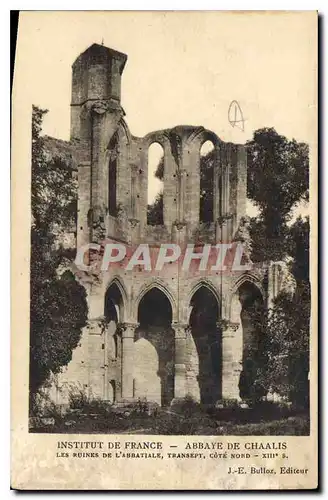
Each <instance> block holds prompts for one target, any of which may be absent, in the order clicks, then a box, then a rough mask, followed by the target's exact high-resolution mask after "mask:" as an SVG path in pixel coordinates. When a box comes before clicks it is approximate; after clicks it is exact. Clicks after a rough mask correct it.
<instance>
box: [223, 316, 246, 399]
mask: <svg viewBox="0 0 328 500" xmlns="http://www.w3.org/2000/svg"><path fill="white" fill-rule="evenodd" d="M221 328H222V398H223V399H237V400H240V396H239V379H240V373H241V370H242V359H243V339H242V334H241V332H240V331H239V323H231V322H229V321H228V322H223V323H222V326H221Z"/></svg>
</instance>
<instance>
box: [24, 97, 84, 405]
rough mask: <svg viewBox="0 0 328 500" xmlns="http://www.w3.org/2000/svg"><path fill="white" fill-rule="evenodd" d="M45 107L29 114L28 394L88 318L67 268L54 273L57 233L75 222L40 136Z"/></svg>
mask: <svg viewBox="0 0 328 500" xmlns="http://www.w3.org/2000/svg"><path fill="white" fill-rule="evenodd" d="M45 113H46V111H45V110H41V109H39V108H37V107H33V115H32V200H31V201H32V227H31V262H30V271H31V274H30V296H31V302H30V391H31V394H32V396H33V395H35V394H36V392H37V391H38V389H39V388H40V387H41V386H42V385H43V384H44V383H45V382H46V381H47V380H48V378H49V376H50V374H51V373H53V374H57V373H59V372H60V370H61V367H62V366H65V365H67V363H68V362H69V361H70V360H71V357H72V350H73V349H74V348H75V347H76V346H77V345H78V342H79V340H80V337H81V329H82V328H83V326H84V325H85V324H86V320H87V303H86V292H85V290H84V288H83V287H82V286H81V285H79V284H78V283H77V282H76V280H75V278H74V276H73V275H72V274H71V273H70V272H68V271H67V272H65V273H64V274H63V275H62V276H59V274H58V266H59V265H60V264H61V263H63V262H64V261H65V257H66V255H65V253H64V252H63V251H62V250H61V249H60V248H59V249H58V245H56V242H57V240H58V237H59V235H60V234H61V233H63V232H65V230H67V227H70V226H71V224H72V222H73V221H74V209H73V208H72V207H74V202H75V200H76V190H75V184H74V180H73V177H72V170H71V168H70V166H69V165H65V164H64V163H63V160H62V159H59V158H57V157H53V158H51V159H49V157H48V156H47V154H46V151H45V148H44V141H43V138H42V137H41V135H40V133H41V129H42V119H43V116H44V115H45Z"/></svg>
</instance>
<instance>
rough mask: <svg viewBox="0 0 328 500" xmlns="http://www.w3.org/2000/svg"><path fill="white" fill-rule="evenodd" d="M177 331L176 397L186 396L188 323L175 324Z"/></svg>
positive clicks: (175, 362) (175, 361)
mask: <svg viewBox="0 0 328 500" xmlns="http://www.w3.org/2000/svg"><path fill="white" fill-rule="evenodd" d="M173 328H174V331H175V359H174V398H184V397H185V396H186V338H187V334H186V328H187V325H184V324H175V325H173Z"/></svg>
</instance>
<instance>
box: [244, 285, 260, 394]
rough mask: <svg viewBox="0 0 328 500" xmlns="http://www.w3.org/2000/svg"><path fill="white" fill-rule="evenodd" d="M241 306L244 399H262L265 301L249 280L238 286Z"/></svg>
mask: <svg viewBox="0 0 328 500" xmlns="http://www.w3.org/2000/svg"><path fill="white" fill-rule="evenodd" d="M238 295H239V301H240V305H241V312H240V321H241V326H242V336H243V369H242V372H241V374H240V382H239V390H240V396H241V398H243V399H252V400H254V399H258V398H260V397H262V396H263V395H264V393H265V391H264V392H263V391H262V389H261V386H260V385H259V384H258V380H257V376H258V374H259V373H260V371H261V369H262V368H263V366H264V364H265V363H266V361H265V354H266V352H265V324H264V319H265V315H264V302H263V297H262V294H261V292H260V290H259V289H258V288H257V286H255V285H254V284H253V283H250V282H248V281H246V282H245V283H243V284H242V285H241V286H240V287H239V289H238Z"/></svg>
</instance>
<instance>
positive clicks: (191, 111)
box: [16, 11, 317, 143]
mask: <svg viewBox="0 0 328 500" xmlns="http://www.w3.org/2000/svg"><path fill="white" fill-rule="evenodd" d="M20 22H21V24H20V27H19V35H18V44H19V46H20V48H21V50H20V51H18V52H17V57H16V64H17V65H19V68H20V78H22V76H21V75H24V86H23V88H24V95H23V97H22V99H24V106H26V105H29V106H31V105H32V104H36V105H38V106H40V107H42V108H46V109H48V110H49V113H48V114H47V115H46V118H45V120H44V127H43V130H44V133H46V134H48V135H51V136H54V137H57V138H61V139H66V140H68V139H69V127H70V99H71V65H72V63H73V62H74V60H75V59H76V58H77V56H78V55H79V54H80V53H81V52H83V51H84V50H85V49H86V48H87V47H88V46H90V45H91V44H92V43H95V42H96V43H103V44H104V45H105V46H108V47H111V48H114V49H116V50H119V51H121V52H124V53H126V54H127V55H128V61H127V64H126V67H125V69H124V72H123V76H122V96H121V102H122V106H123V108H124V110H125V112H126V117H125V118H126V121H127V123H128V126H129V128H130V130H131V133H132V134H133V135H136V136H143V135H146V134H147V133H148V132H150V131H152V130H158V129H162V128H168V127H173V126H175V125H178V124H190V125H203V126H204V127H206V128H208V129H210V130H213V131H214V132H215V133H216V134H217V135H218V136H219V137H220V138H221V139H222V140H224V141H232V142H237V143H245V142H246V141H247V140H248V139H250V138H251V137H252V135H253V132H254V130H256V129H259V128H261V127H275V128H276V130H277V131H278V132H279V133H281V134H283V135H286V136H287V137H288V138H290V139H291V138H293V137H294V138H295V139H297V140H299V141H305V142H311V140H313V128H314V127H315V125H316V111H314V110H315V99H316V85H317V83H316V60H315V53H316V51H315V49H314V44H316V39H315V30H314V29H311V28H313V26H314V25H315V24H316V22H317V21H316V17H315V15H314V14H313V13H308V14H304V13H298V12H293V13H292V12H275V13H272V12H271V13H266V12H263V13H255V12H254V13H242V12H233V13H229V12H228V13H227V12H216V13H214V12H196V13H195V12H118V11H117V12H108V11H107V12H76V11H72V12H68V11H66V12H24V13H22V14H21V21H20ZM22 47H23V50H22ZM17 88H18V87H17ZM20 88H22V87H20ZM234 100H236V101H238V103H239V105H240V108H241V110H242V113H243V117H244V120H245V122H244V130H241V129H239V128H237V127H232V126H231V124H230V123H229V119H228V110H229V106H230V104H231V102H232V101H234ZM18 102H19V99H18ZM313 111H314V112H313Z"/></svg>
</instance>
